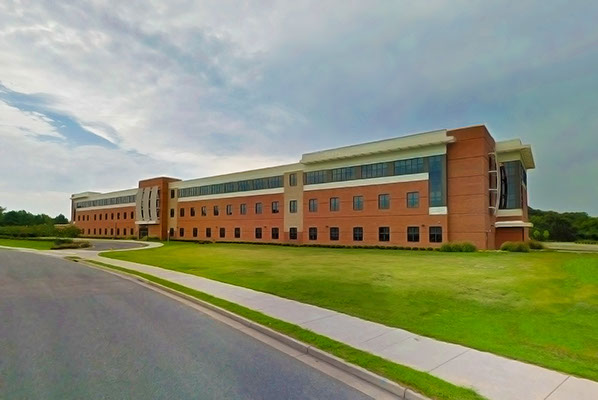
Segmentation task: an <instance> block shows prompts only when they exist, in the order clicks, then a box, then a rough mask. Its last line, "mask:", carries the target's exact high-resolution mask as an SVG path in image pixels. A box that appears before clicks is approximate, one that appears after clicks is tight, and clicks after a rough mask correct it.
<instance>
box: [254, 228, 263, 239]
mask: <svg viewBox="0 0 598 400" xmlns="http://www.w3.org/2000/svg"><path fill="white" fill-rule="evenodd" d="M255 238H256V239H261V238H262V228H255Z"/></svg>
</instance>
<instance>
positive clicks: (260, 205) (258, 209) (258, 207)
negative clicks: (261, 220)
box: [255, 203, 262, 214]
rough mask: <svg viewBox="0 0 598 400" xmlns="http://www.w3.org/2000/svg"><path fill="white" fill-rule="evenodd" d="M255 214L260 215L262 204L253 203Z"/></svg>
mask: <svg viewBox="0 0 598 400" xmlns="http://www.w3.org/2000/svg"><path fill="white" fill-rule="evenodd" d="M255 213H256V214H261V213H262V203H255Z"/></svg>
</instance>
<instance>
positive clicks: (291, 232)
mask: <svg viewBox="0 0 598 400" xmlns="http://www.w3.org/2000/svg"><path fill="white" fill-rule="evenodd" d="M289 239H291V240H297V228H290V229H289Z"/></svg>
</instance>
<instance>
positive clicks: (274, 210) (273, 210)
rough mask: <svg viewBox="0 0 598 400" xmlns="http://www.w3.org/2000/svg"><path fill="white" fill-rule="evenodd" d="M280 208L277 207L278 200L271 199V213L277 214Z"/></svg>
mask: <svg viewBox="0 0 598 400" xmlns="http://www.w3.org/2000/svg"><path fill="white" fill-rule="evenodd" d="M279 211H280V210H279V209H278V202H277V201H273V202H272V214H278V212H279Z"/></svg>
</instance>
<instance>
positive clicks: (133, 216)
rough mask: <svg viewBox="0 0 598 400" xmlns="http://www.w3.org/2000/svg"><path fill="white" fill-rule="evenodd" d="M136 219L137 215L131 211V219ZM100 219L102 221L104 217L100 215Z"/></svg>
mask: <svg viewBox="0 0 598 400" xmlns="http://www.w3.org/2000/svg"><path fill="white" fill-rule="evenodd" d="M133 218H135V215H134V214H133V211H131V219H133ZM100 219H102V216H101V215H100Z"/></svg>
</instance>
